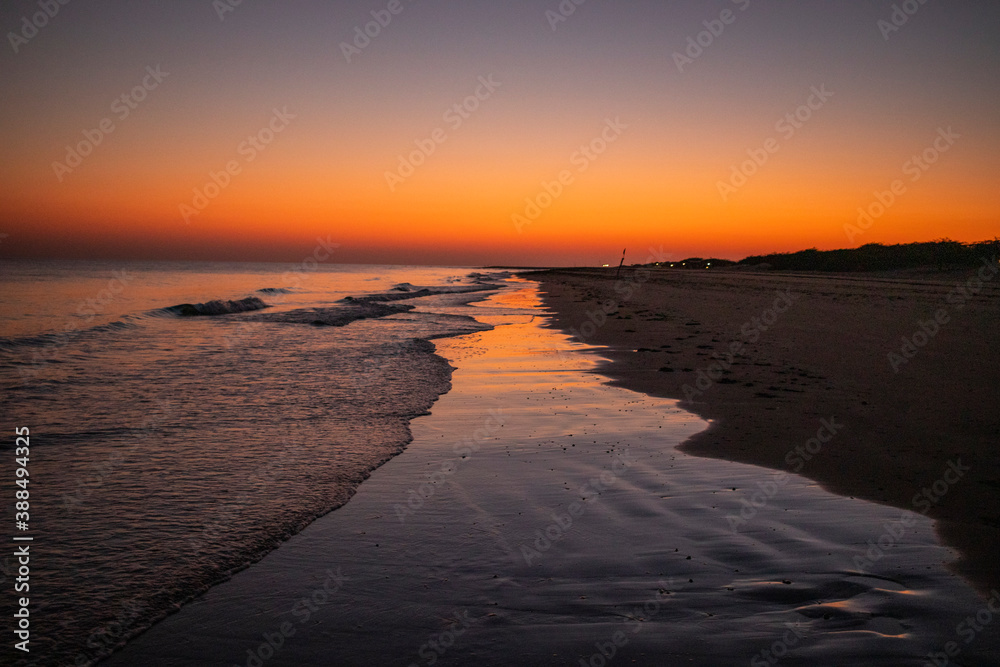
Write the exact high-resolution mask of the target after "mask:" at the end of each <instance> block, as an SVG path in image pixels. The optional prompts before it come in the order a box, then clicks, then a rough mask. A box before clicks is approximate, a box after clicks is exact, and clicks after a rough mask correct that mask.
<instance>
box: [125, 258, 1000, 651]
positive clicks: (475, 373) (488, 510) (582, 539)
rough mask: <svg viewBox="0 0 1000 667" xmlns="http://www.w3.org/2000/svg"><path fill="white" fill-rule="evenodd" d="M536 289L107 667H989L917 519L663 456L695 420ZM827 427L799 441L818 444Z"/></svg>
mask: <svg viewBox="0 0 1000 667" xmlns="http://www.w3.org/2000/svg"><path fill="white" fill-rule="evenodd" d="M577 279H578V278H575V277H574V278H568V279H567V280H577ZM583 280H585V281H590V283H591V284H592V283H593V282H594V281H593V280H592V278H589V277H588V278H584V279H583ZM553 285H554V283H553V282H549V283H543V286H544V290H545V291H549V290H552V289H553ZM598 289H599V288H598ZM564 291H565V292H566V293H568V290H564ZM544 293H545V292H543V291H542V290H540V289H539V287H538V286H537V285H536V284H535V283H533V282H527V281H521V282H518V281H514V282H513V283H512V284H511V285H509V287H508V289H506V290H504V291H502V292H500V293H498V294H496V295H493V296H490V297H489V298H487V299H485V301H483V302H482V303H479V304H473V306H471V307H470V308H469V309H468V310H469V312H473V311H477V312H476V314H475V317H476V319H477V320H478V321H480V322H482V323H484V324H488V325H491V326H492V327H494V328H493V329H491V330H489V331H483V332H478V333H472V334H468V335H465V336H460V337H452V338H445V339H439V340H435V341H434V343H435V346H436V354H438V355H440V356H441V357H443V358H444V359H446V360H447V361H448V363H449V364H450V365H451V366H452V367H453V368H454V371H453V374H452V378H451V385H452V386H451V390H450V391H448V392H447V393H446V394H444V395H442V396H441V397H440V398H439V399H438V400H437V401H436V402H435V403H434V405H433V406H432V408H431V410H430V414H428V415H424V416H420V417H417V418H416V419H414V420H413V421H412V422H411V425H410V429H411V432H412V441H411V442H410V443H409V444H408V445H407V447H406V449H405V451H403V452H402V453H401V454H400V455H398V456H396V457H394V458H392V459H391V460H389V461H388V462H387V463H385V464H384V465H382V466H381V467H379V468H378V469H376V470H375V471H373V472H372V474H371V476H370V477H369V478H368V479H367V480H366V481H365V482H364V483H363V484H361V485H360V487H359V488H358V490H357V492H356V493H355V494H354V496H353V497H352V498H351V500H350V501H349V502H348V503H347V504H345V505H344V506H343V507H340V508H339V509H337V510H335V511H333V512H331V513H329V514H327V515H325V516H323V517H320V518H319V519H317V520H316V521H314V522H313V523H312V524H310V525H309V526H307V527H306V528H305V529H304V530H303V531H302V532H300V533H299V534H297V535H295V536H294V537H292V538H291V539H289V540H288V541H287V542H286V543H284V544H282V545H281V546H280V547H279V548H278V549H276V550H274V551H272V552H271V553H270V554H268V555H267V556H266V557H264V558H263V559H262V560H261V561H260V562H258V563H255V564H253V565H251V566H250V567H248V568H247V569H246V570H243V571H242V572H238V573H236V574H235V575H233V577H232V578H231V579H230V580H229V581H226V582H224V583H221V584H219V585H218V586H216V587H214V588H212V589H211V590H209V591H208V592H207V593H206V594H204V595H203V596H201V597H200V598H198V599H197V600H195V601H193V602H192V603H190V604H188V605H185V606H184V607H182V608H181V609H180V610H179V611H178V613H176V614H174V615H172V616H169V617H167V618H166V619H164V620H163V621H161V622H160V623H159V624H157V625H156V626H154V627H152V628H151V629H150V630H148V631H146V632H145V633H144V634H142V635H140V636H138V637H137V638H135V639H133V640H132V641H130V642H129V643H128V645H126V646H125V647H124V649H123V650H121V651H120V652H119V653H117V654H116V655H114V656H112V657H111V658H110V659H109V660H108V661H107V663H106V664H109V665H133V664H150V661H155V663H156V664H158V665H191V664H220V665H221V664H226V665H241V666H242V665H246V667H263V666H264V665H269V666H270V665H313V664H337V665H373V664H378V665H405V666H408V667H412V666H413V665H466V664H477V665H513V664H517V665H557V664H565V665H595V666H596V665H607V664H611V663H612V662H615V663H616V664H633V665H650V666H653V665H663V664H686V665H705V666H708V665H737V664H776V663H777V662H778V661H779V660H780V662H781V664H788V665H849V664H873V663H878V664H899V665H907V664H922V661H923V660H925V657H926V656H928V655H933V654H936V652H940V651H945V650H947V648H946V647H948V646H949V645H950V643H954V644H956V647H958V646H959V644H960V649H959V650H960V653H961V655H962V657H963V658H964V659H968V660H973V661H976V660H978V663H977V664H987V662H985V661H986V660H989V659H991V658H990V656H994V657H995V656H996V655H997V643H996V639H995V633H993V632H988V631H985V629H984V628H980V630H979V631H977V632H974V633H973V635H972V639H971V641H968V642H966V641H965V639H966V638H967V636H966V635H963V634H960V628H961V627H963V626H961V624H962V623H963V622H964V620H963V619H965V618H966V617H967V616H968V614H969V613H972V614H973V615H975V614H976V613H977V612H978V611H979V610H981V609H985V610H988V609H989V607H988V606H987V605H988V604H990V603H992V604H994V605H996V604H997V603H1000V598H998V599H996V600H991V601H988V600H986V599H984V598H982V597H981V596H979V595H978V594H977V593H976V592H975V591H974V590H973V589H972V588H971V587H970V586H968V585H967V584H966V582H965V581H964V580H963V579H962V578H960V577H958V576H957V575H955V574H954V573H952V572H950V571H949V570H947V569H946V567H945V566H944V563H947V562H950V561H953V560H954V559H955V557H956V554H955V552H954V551H953V550H952V549H949V548H948V547H945V546H942V545H940V544H939V543H938V539H937V536H936V534H935V532H934V527H933V523H932V521H931V520H930V519H929V518H927V517H922V516H919V515H918V514H916V513H912V512H901V511H900V510H898V509H897V508H894V507H890V506H888V505H884V504H876V503H871V502H867V501H864V500H860V499H851V498H848V497H843V496H839V495H836V494H833V493H830V492H828V491H825V490H824V489H822V488H820V487H819V486H818V485H816V484H815V483H814V482H812V481H811V480H810V479H807V478H804V477H800V476H797V475H792V474H777V473H776V472H775V471H771V470H768V469H766V468H762V467H758V466H753V465H744V464H740V463H733V462H729V461H723V460H715V459H713V458H705V457H702V456H691V455H689V454H686V453H684V451H682V449H683V448H682V444H683V443H685V442H690V441H691V440H690V439H691V438H698V437H704V434H706V433H712V432H713V431H714V430H715V429H716V428H717V426H715V424H716V423H717V422H715V421H714V418H710V419H712V420H713V421H708V420H706V419H704V418H702V417H700V416H698V415H696V414H693V413H692V412H691V411H689V410H688V409H686V408H684V407H682V406H681V405H679V404H678V402H677V401H676V400H671V399H666V398H658V397H656V396H654V395H650V394H647V393H643V392H638V391H634V390H632V389H627V388H624V387H622V386H615V385H620V384H621V383H620V382H614V383H609V382H608V377H607V376H606V375H604V372H605V370H606V369H607V368H608V367H609V363H612V362H611V359H612V358H613V357H612V356H611V355H610V354H608V353H609V352H610V350H606V349H604V348H600V347H595V346H593V345H588V344H585V343H583V342H580V341H576V340H574V339H573V337H572V336H571V335H570V334H569V333H564V332H563V331H562V330H561V329H560V328H559V327H558V324H557V321H556V320H550V319H549V316H550V315H552V314H553V313H552V312H551V311H549V310H548V309H546V308H545V307H543V305H542V303H541V298H542V295H543V294H544ZM420 309H421V310H431V311H433V307H432V306H421V307H420ZM564 314H565V312H563V313H562V315H564ZM827 418H828V417H827V416H826V415H825V413H823V412H817V418H816V419H815V420H814V423H812V424H811V425H810V428H811V432H810V433H806V434H799V435H797V436H796V438H797V442H799V443H807V442H808V439H809V438H810V437H812V436H815V437H821V435H822V437H823V438H824V439H826V436H827V435H831V433H829V432H827V433H825V434H824V432H823V431H822V430H821V429H823V428H827V427H829V429H831V431H834V432H835V433H833V434H832V435H833V437H834V439H836V438H840V437H841V433H840V429H839V427H838V424H839V421H836V420H839V419H840V417H839V416H837V417H835V418H834V419H835V421H833V422H829V421H828V422H827V423H826V424H824V423H823V421H822V420H824V419H827ZM700 434H701V435H700ZM833 441H835V440H833ZM833 441H831V443H832V442H833ZM832 446H833V445H832V444H831V445H830V447H831V448H832ZM684 448H686V446H685V447H684ZM761 494H765V496H766V497H765V498H764V500H763V501H761V502H758V498H759V497H760V496H761ZM748 507H751V508H752V509H753V512H752V513H750V512H748V511H747V508H748ZM886 531H890V533H889V534H890V535H891V540H892V545H891V547H889V548H888V549H887V552H886V553H885V554H883V555H882V556H879V555H874V556H872V555H871V554H870V553H869V552H870V547H869V541H874V542H876V543H882V542H883V541H884V539H883V538H884V537H885V535H886ZM965 630H968V628H965Z"/></svg>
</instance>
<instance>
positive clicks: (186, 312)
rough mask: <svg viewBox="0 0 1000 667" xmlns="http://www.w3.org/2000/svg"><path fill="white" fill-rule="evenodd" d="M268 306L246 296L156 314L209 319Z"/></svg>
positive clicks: (162, 310) (186, 306) (179, 307)
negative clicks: (234, 299)
mask: <svg viewBox="0 0 1000 667" xmlns="http://www.w3.org/2000/svg"><path fill="white" fill-rule="evenodd" d="M264 308H270V306H269V305H268V304H266V303H264V301H262V300H261V299H260V298H258V297H255V296H248V297H247V298H245V299H239V300H238V301H223V300H221V299H217V300H215V301H206V302H205V303H182V304H179V305H177V306H168V307H166V308H161V309H160V310H159V311H158V312H160V313H164V314H170V315H177V316H179V317H210V316H213V315H231V314H233V313H246V312H249V311H253V310H263V309H264Z"/></svg>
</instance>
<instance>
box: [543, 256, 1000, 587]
mask: <svg viewBox="0 0 1000 667" xmlns="http://www.w3.org/2000/svg"><path fill="white" fill-rule="evenodd" d="M991 267H992V268H996V267H997V261H996V259H995V258H994V259H992V261H991V262H990V263H989V265H987V264H985V263H984V266H983V268H982V272H981V274H980V275H981V276H982V277H985V278H986V279H987V280H986V282H985V283H984V282H981V281H980V280H978V278H977V273H979V272H977V271H976V270H966V271H956V272H951V273H941V272H936V271H913V272H909V273H906V274H902V273H897V274H891V275H860V276H859V275H855V274H834V275H829V274H827V275H822V274H784V273H777V272H761V273H748V272H740V271H732V270H718V271H717V270H705V271H688V270H677V269H674V270H669V269H667V270H663V269H654V270H653V271H652V272H651V273H649V272H644V271H642V270H637V269H634V268H626V269H624V270H623V272H622V274H621V277H620V280H619V281H616V280H615V276H614V270H613V269H612V270H607V269H605V270H600V269H593V270H590V269H581V270H556V271H551V272H546V273H535V274H530V277H532V278H533V279H537V280H540V281H542V286H543V293H544V299H545V303H546V304H547V305H548V306H549V307H550V308H552V309H553V310H554V311H555V312H556V316H555V318H554V321H553V326H558V327H560V328H561V329H563V330H564V331H570V330H573V331H574V333H576V334H578V338H579V339H581V340H583V341H585V342H587V343H592V344H597V345H604V346H607V351H606V352H605V353H604V354H606V356H608V357H609V358H610V359H611V363H609V364H605V365H604V366H602V367H601V368H600V369H599V372H600V373H602V374H605V375H608V376H610V377H612V378H614V379H615V381H616V383H617V384H618V385H620V386H623V387H628V388H631V389H635V390H637V391H642V392H646V393H649V394H652V395H656V396H663V397H671V398H678V399H687V400H683V402H682V403H681V405H682V407H684V408H685V409H687V410H690V411H692V412H695V413H697V414H699V415H701V416H703V417H705V418H709V419H712V420H714V421H715V423H714V426H713V428H711V429H709V430H707V431H705V432H703V433H699V434H698V435H696V436H694V437H693V438H692V439H691V440H690V441H688V442H687V443H685V445H684V446H683V448H682V449H683V451H686V452H689V453H692V454H697V455H699V456H707V457H714V458H720V459H726V460H730V461H740V462H745V463H753V464H756V465H761V466H767V467H770V468H774V469H776V470H792V471H798V472H800V474H802V475H804V476H807V477H809V478H811V479H813V480H816V481H817V482H819V483H821V484H822V485H823V487H824V488H826V489H829V490H830V491H833V492H835V493H838V494H841V495H845V496H851V497H858V498H865V499H868V500H871V501H875V502H878V503H885V504H888V505H891V506H894V507H898V508H903V509H908V510H913V511H915V512H918V513H921V514H926V515H927V516H929V517H931V518H933V519H935V520H936V521H937V529H938V531H939V533H940V536H941V538H942V540H943V542H944V543H945V544H946V545H950V546H953V547H956V548H957V549H959V550H960V552H961V554H962V558H961V560H960V561H959V562H957V563H955V564H954V565H953V567H954V568H955V569H956V570H957V571H958V572H960V573H961V574H962V575H963V576H965V577H967V578H968V579H969V580H970V581H972V582H973V583H974V585H975V586H976V587H977V588H978V589H979V590H980V591H981V592H983V593H984V594H986V593H988V592H989V590H990V589H992V588H1000V568H998V567H997V553H998V552H1000V400H998V399H1000V278H998V277H997V275H996V274H995V273H993V272H992V270H991ZM960 285H961V286H964V287H965V289H966V290H968V292H962V291H960V289H959V286H960ZM976 289H979V290H980V291H979V293H978V294H974V293H972V292H973V291H974V290H976ZM779 293H786V294H791V295H792V296H791V298H792V300H793V304H792V305H791V306H789V307H787V309H786V307H785V305H784V303H783V302H784V301H785V299H783V298H782V297H780V296H779ZM602 304H603V305H602ZM776 304H777V305H778V306H779V309H785V312H784V313H774V314H775V315H776V319H775V321H774V323H773V325H768V324H763V320H757V321H755V320H754V318H763V317H765V316H767V320H768V321H770V320H771V314H769V313H768V311H769V310H771V309H773V308H774V306H775V305H776ZM604 306H606V310H607V311H608V312H610V314H609V315H608V316H607V318H606V320H604V318H603V317H602V314H601V313H602V312H604V310H605V308H604ZM591 314H592V315H593V317H591ZM935 314H937V315H938V316H939V317H940V318H941V319H942V321H945V322H946V323H945V324H941V325H939V326H938V327H937V331H936V333H933V332H934V331H935V325H934V324H932V323H930V322H931V321H932V320H934V318H935ZM595 321H596V322H597V323H598V324H600V326H597V325H596V324H594V322H595ZM588 322H590V323H591V324H587V323H588ZM920 322H924V323H926V326H925V327H923V328H924V329H926V330H927V331H928V332H932V333H933V335H926V334H925V333H918V332H921V331H922V327H921V324H920ZM761 324H763V326H761ZM765 329H766V330H765ZM904 337H907V338H910V339H911V340H912V339H914V337H915V338H916V345H914V347H913V349H908V350H906V354H907V355H909V356H910V357H911V358H906V357H905V356H904V355H903V350H902V349H901V348H903V346H904V341H903V338H904ZM734 342H737V343H743V344H744V345H742V346H740V354H739V355H737V356H736V358H735V359H732V360H730V358H729V356H728V352H729V347H730V345H731V344H732V343H734ZM921 343H923V346H922V347H920V346H919V345H920V344H921ZM893 351H895V352H897V353H899V354H900V357H899V358H896V359H894V361H895V362H896V364H897V366H898V371H899V372H898V373H897V372H895V369H894V368H893V367H892V363H891V362H890V360H889V357H888V354H889V353H890V352H893ZM720 359H721V361H722V364H723V365H721V366H720V365H717V366H714V367H713V366H712V365H711V364H712V363H713V362H715V361H716V360H720ZM730 362H731V363H730ZM709 371H711V373H710V374H709ZM706 375H710V376H711V377H705V376H706ZM700 378H701V379H700ZM699 379H700V384H699ZM686 386H687V387H690V388H691V390H693V391H691V390H688V391H687V392H686V391H685V387H686ZM831 417H835V418H836V419H837V420H838V421H839V422H842V423H843V424H844V425H845V428H844V429H843V431H842V432H841V433H839V434H838V435H837V436H836V438H835V439H834V440H832V441H831V442H830V443H829V444H825V445H823V446H822V448H817V447H816V445H818V444H820V443H814V444H813V448H814V449H819V451H818V452H817V453H816V454H815V455H811V454H809V452H808V451H807V452H806V454H808V455H809V456H810V459H809V460H806V459H805V457H803V456H799V455H798V454H795V453H792V454H790V453H789V452H791V451H793V450H794V448H795V447H796V446H797V445H799V443H802V442H803V441H804V440H806V439H807V438H808V437H810V435H811V434H813V433H814V432H815V431H816V429H817V423H818V422H819V420H820V419H823V418H827V419H829V418H831ZM956 470H958V471H961V475H960V474H959V472H956ZM935 485H936V486H935Z"/></svg>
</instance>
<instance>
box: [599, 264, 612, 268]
mask: <svg viewBox="0 0 1000 667" xmlns="http://www.w3.org/2000/svg"><path fill="white" fill-rule="evenodd" d="M601 266H603V267H604V268H608V266H610V265H608V264H601Z"/></svg>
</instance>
